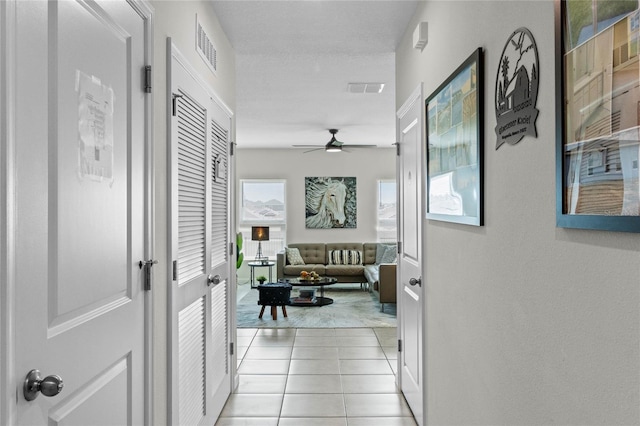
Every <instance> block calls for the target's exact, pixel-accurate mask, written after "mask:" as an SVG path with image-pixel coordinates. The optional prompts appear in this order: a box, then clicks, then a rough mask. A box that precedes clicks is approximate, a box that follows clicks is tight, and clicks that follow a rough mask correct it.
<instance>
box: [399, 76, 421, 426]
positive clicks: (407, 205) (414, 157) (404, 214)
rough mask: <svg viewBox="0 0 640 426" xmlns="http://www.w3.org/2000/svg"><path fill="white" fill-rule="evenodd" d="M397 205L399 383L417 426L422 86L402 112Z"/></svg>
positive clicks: (419, 339) (419, 377)
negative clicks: (398, 240)
mask: <svg viewBox="0 0 640 426" xmlns="http://www.w3.org/2000/svg"><path fill="white" fill-rule="evenodd" d="M397 116H398V118H397V132H398V143H399V157H398V170H397V172H398V177H397V179H398V185H399V191H398V200H399V203H398V206H399V218H400V221H399V226H398V233H399V236H400V242H401V245H400V247H401V250H400V253H399V255H398V267H399V268H398V269H399V281H398V282H399V283H400V285H399V286H398V302H399V304H400V308H399V309H398V312H399V316H400V318H399V334H400V341H401V351H400V353H399V357H398V364H399V365H398V372H399V377H400V386H401V389H402V393H403V394H404V396H405V399H406V400H407V403H408V404H409V406H410V407H411V410H412V411H413V415H414V417H415V419H416V421H417V422H418V424H419V425H423V424H425V422H424V395H423V392H424V370H423V368H424V359H423V355H424V352H423V329H424V326H425V325H424V316H423V312H424V304H425V302H424V294H425V290H424V288H425V283H424V282H423V279H422V218H423V217H424V214H423V210H422V189H421V188H422V179H423V177H422V161H423V158H424V156H423V155H422V133H423V131H422V129H423V125H422V123H423V120H424V108H423V99H422V85H420V86H419V87H418V88H417V89H416V90H415V91H414V92H413V94H412V95H411V96H410V97H409V99H408V100H407V101H406V102H405V103H404V105H403V106H402V107H401V108H400V109H399V110H398V114H397Z"/></svg>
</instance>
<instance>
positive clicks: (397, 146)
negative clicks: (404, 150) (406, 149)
mask: <svg viewBox="0 0 640 426" xmlns="http://www.w3.org/2000/svg"><path fill="white" fill-rule="evenodd" d="M394 145H395V146H396V155H397V156H398V157H400V142H395V143H394Z"/></svg>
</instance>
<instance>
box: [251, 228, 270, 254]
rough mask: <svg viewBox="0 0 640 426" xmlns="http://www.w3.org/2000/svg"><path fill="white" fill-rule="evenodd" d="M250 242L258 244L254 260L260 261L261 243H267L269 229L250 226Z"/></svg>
mask: <svg viewBox="0 0 640 426" xmlns="http://www.w3.org/2000/svg"><path fill="white" fill-rule="evenodd" d="M251 241H257V242H258V252H257V253H256V260H262V259H263V257H262V245H261V244H262V241H269V227H268V226H252V227H251Z"/></svg>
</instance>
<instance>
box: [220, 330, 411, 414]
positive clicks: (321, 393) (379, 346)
mask: <svg viewBox="0 0 640 426" xmlns="http://www.w3.org/2000/svg"><path fill="white" fill-rule="evenodd" d="M396 339H397V338H396V329H395V328H314V329H302V328H301V329H295V328H271V329H268V328H261V329H256V328H240V329H238V374H239V376H240V383H239V385H238V387H237V389H236V390H235V392H234V393H233V394H232V395H231V396H230V397H229V399H228V400H227V403H226V405H225V407H224V409H223V410H222V413H221V414H220V418H219V419H218V421H217V422H216V426H231V425H246V426H252V425H256V426H316V425H317V426H334V425H335V426H360V425H362V426H364V425H367V426H372V425H384V426H415V425H416V423H415V421H414V419H413V416H412V414H411V410H410V409H409V407H408V406H407V403H406V401H405V400H404V397H403V395H402V393H400V391H399V390H398V389H397V387H396V383H395V374H396V368H397V354H396V351H395V346H394V345H395V342H396Z"/></svg>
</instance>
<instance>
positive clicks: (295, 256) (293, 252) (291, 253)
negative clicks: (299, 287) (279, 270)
mask: <svg viewBox="0 0 640 426" xmlns="http://www.w3.org/2000/svg"><path fill="white" fill-rule="evenodd" d="M287 262H288V263H289V264H290V265H304V264H305V261H304V259H303V258H302V255H301V254H300V250H298V249H297V248H295V247H294V248H287Z"/></svg>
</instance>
